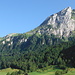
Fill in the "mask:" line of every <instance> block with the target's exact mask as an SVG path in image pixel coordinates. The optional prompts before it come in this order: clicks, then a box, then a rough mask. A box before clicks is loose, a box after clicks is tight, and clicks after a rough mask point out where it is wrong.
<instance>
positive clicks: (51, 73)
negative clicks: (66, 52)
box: [0, 68, 75, 75]
mask: <svg viewBox="0 0 75 75" xmlns="http://www.w3.org/2000/svg"><path fill="white" fill-rule="evenodd" d="M57 70H59V69H48V70H44V71H41V72H31V73H29V75H55V72H56V71H57ZM15 71H19V70H18V69H11V68H7V69H3V70H0V75H6V74H7V73H8V72H10V73H12V72H15ZM63 75H75V68H70V69H69V71H68V73H66V74H63Z"/></svg>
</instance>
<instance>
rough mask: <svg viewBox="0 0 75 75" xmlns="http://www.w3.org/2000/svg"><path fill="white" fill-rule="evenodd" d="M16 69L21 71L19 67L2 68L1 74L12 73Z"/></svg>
mask: <svg viewBox="0 0 75 75" xmlns="http://www.w3.org/2000/svg"><path fill="white" fill-rule="evenodd" d="M15 71H19V70H18V69H11V68H7V69H2V70H0V75H6V74H7V73H8V72H9V73H12V72H15Z"/></svg>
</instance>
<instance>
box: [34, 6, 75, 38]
mask: <svg viewBox="0 0 75 75" xmlns="http://www.w3.org/2000/svg"><path fill="white" fill-rule="evenodd" d="M72 12H73V10H72V8H71V7H68V8H65V9H63V10H62V11H60V12H58V13H56V14H53V15H51V16H49V17H48V18H47V19H46V20H45V21H44V22H43V23H42V24H41V25H40V26H39V28H38V29H37V31H36V32H38V33H39V34H44V33H47V34H49V35H50V34H54V35H58V36H59V37H69V36H70V35H71V33H72V31H74V30H75V20H74V19H72ZM36 32H34V33H36Z"/></svg>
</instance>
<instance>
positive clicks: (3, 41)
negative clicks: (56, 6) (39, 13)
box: [0, 7, 75, 72]
mask: <svg viewBox="0 0 75 75" xmlns="http://www.w3.org/2000/svg"><path fill="white" fill-rule="evenodd" d="M72 46H73V48H74V47H75V10H74V9H73V10H72V8H71V7H68V8H65V9H63V10H61V11H60V12H58V13H56V14H53V15H51V16H49V17H48V18H47V19H46V20H45V21H44V22H43V23H42V24H41V25H40V26H39V27H37V28H35V29H33V30H31V31H29V32H27V33H23V34H19V33H12V34H8V35H6V36H5V37H2V38H0V68H1V69H4V68H9V67H11V68H16V69H21V70H24V71H25V72H33V71H36V70H37V69H41V68H44V67H47V66H50V65H57V66H58V67H59V68H62V67H61V65H63V66H69V67H75V66H74V63H75V62H74V54H73V56H72V58H69V56H70V57H71V54H72V53H74V50H73V51H72V50H71V49H72V48H71V47H72ZM66 55H67V57H66ZM72 62H73V64H72Z"/></svg>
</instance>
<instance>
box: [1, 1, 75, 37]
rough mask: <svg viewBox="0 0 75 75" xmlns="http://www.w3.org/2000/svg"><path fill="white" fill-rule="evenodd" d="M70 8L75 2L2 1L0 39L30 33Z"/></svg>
mask: <svg viewBox="0 0 75 75" xmlns="http://www.w3.org/2000/svg"><path fill="white" fill-rule="evenodd" d="M68 6H70V7H72V8H73V9H74V8H75V0H0V37H3V36H5V35H7V34H10V33H25V32H28V31H30V30H32V29H34V28H36V27H37V26H39V25H40V24H41V23H42V22H43V21H44V20H45V19H46V18H47V17H48V16H50V15H52V14H54V13H57V12H59V11H60V10H62V9H64V8H66V7H68Z"/></svg>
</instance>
